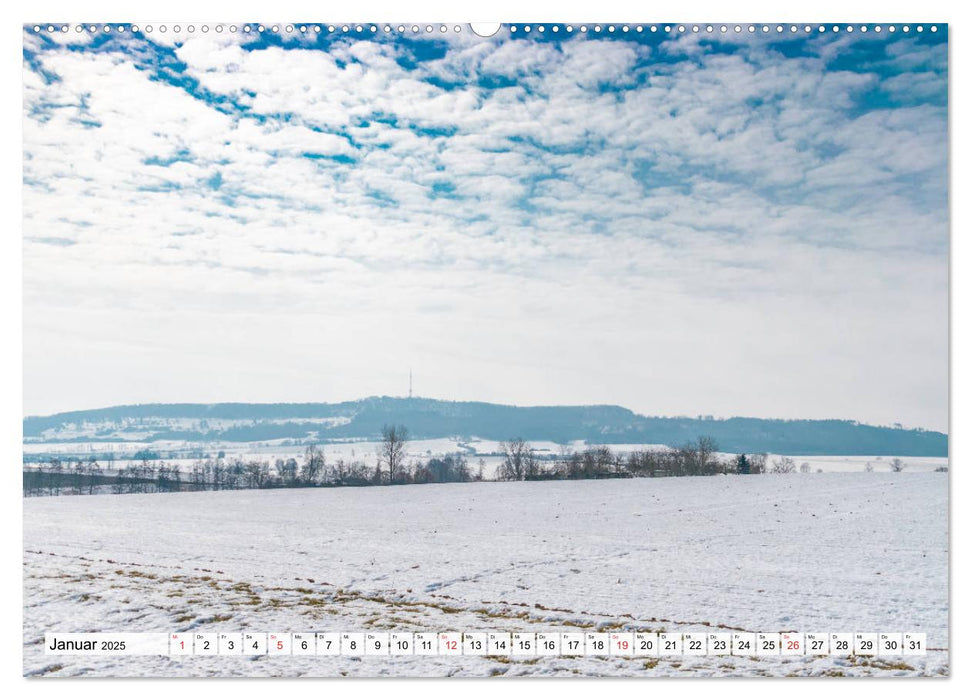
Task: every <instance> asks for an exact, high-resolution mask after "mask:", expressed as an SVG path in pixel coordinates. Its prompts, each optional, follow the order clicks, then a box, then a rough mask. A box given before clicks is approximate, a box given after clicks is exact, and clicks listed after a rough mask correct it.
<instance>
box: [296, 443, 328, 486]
mask: <svg viewBox="0 0 971 700" xmlns="http://www.w3.org/2000/svg"><path fill="white" fill-rule="evenodd" d="M326 465H327V461H326V459H325V458H324V451H323V450H321V449H320V448H319V447H317V445H314V444H311V445H308V446H307V451H306V452H305V453H304V455H303V464H302V465H301V466H300V478H301V480H303V481H305V482H306V483H308V484H316V483H317V480H318V479H319V478H320V475H321V474H323V472H324V467H325V466H326Z"/></svg>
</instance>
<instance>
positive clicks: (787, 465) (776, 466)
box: [772, 457, 796, 474]
mask: <svg viewBox="0 0 971 700" xmlns="http://www.w3.org/2000/svg"><path fill="white" fill-rule="evenodd" d="M794 471H796V460H794V459H793V458H792V457H780V458H779V459H776V460H773V461H772V473H773V474H792V473H793V472H794Z"/></svg>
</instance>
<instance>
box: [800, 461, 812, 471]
mask: <svg viewBox="0 0 971 700" xmlns="http://www.w3.org/2000/svg"><path fill="white" fill-rule="evenodd" d="M810 469H811V467H810V466H809V462H803V463H802V464H800V465H799V472H800V473H801V474H808V473H809V470H810Z"/></svg>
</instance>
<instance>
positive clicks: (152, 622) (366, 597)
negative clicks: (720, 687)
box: [24, 472, 949, 676]
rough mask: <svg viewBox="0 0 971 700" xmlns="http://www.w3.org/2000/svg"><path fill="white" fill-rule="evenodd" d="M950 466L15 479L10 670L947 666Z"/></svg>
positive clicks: (919, 670)
mask: <svg viewBox="0 0 971 700" xmlns="http://www.w3.org/2000/svg"><path fill="white" fill-rule="evenodd" d="M947 507H948V479H947V474H937V473H907V472H904V473H901V474H890V473H879V472H877V473H825V474H816V473H812V474H791V475H784V476H782V475H766V476H748V477H744V476H719V477H696V478H689V477H684V478H668V479H635V480H618V481H578V482H524V483H469V484H442V485H422V486H393V487H372V488H363V489H353V488H344V489H319V490H316V489H314V490H311V489H300V490H271V491H227V492H200V493H177V494H147V495H105V496H78V497H55V498H33V499H25V500H24V605H25V607H24V673H25V675H55V676H63V675H100V676H104V675H112V676H146V675H147V676H157V675H164V676H173V675H192V676H199V675H283V676H295V675H310V676H334V675H352V676H362V675H365V676H378V675H415V676H442V675H484V676H488V675H575V674H579V675H621V676H632V675H653V676H658V675H660V676H681V675H694V676H701V675H710V676H723V675H743V676H757V675H767V676H786V675H847V676H849V675H881V676H883V675H946V674H948V673H949V662H948V653H947V646H948V574H947V562H948V539H947ZM592 628H599V629H601V630H605V631H606V630H612V629H620V628H625V629H630V630H635V629H636V630H644V631H709V630H717V631H730V630H734V629H740V630H747V631H784V630H794V631H802V632H837V631H840V632H881V631H885V632H902V631H918V632H926V633H927V641H928V647H930V648H931V649H934V651H931V652H930V653H929V654H928V655H927V656H926V657H907V658H901V659H865V658H854V657H850V658H849V659H846V658H842V659H841V658H835V657H823V658H818V659H813V660H810V659H804V658H799V657H790V658H776V659H774V660H769V659H750V658H741V657H739V658H736V657H728V658H724V657H697V658H693V659H692V658H687V657H678V658H662V659H660V660H658V659H650V660H646V659H621V658H609V659H604V658H596V657H586V658H577V659H569V658H541V659H536V658H468V657H465V658H463V657H412V658H408V657H393V658H390V659H389V658H385V659H378V658H365V659H353V658H343V657H310V658H300V657H293V658H280V657H263V658H259V659H251V658H235V659H234V658H231V657H215V658H198V657H196V658H180V659H175V660H170V659H168V658H162V657H136V658H131V657H127V658H126V657H102V658H82V657H69V656H62V657H50V656H44V654H43V649H42V646H43V636H44V633H45V632H46V631H58V632H94V631H132V632H138V631H143V632H149V631H152V632H158V631H234V632H235V631H242V630H251V631H261V632H276V631H280V632H285V631H291V632H295V631H345V632H346V631H366V630H369V629H380V630H390V629H400V630H406V631H438V630H456V631H487V630H503V631H517V630H519V631H578V630H580V629H592Z"/></svg>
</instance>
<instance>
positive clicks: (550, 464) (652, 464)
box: [496, 436, 808, 481]
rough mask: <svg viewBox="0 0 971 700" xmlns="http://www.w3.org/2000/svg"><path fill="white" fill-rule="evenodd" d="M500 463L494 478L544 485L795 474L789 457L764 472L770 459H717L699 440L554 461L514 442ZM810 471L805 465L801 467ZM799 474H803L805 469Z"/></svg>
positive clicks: (566, 454)
mask: <svg viewBox="0 0 971 700" xmlns="http://www.w3.org/2000/svg"><path fill="white" fill-rule="evenodd" d="M499 449H500V453H501V456H502V462H501V464H500V465H499V469H498V472H497V474H496V477H497V478H498V479H500V480H503V481H518V480H525V481H532V480H545V479H617V478H632V477H659V476H707V475H712V474H764V473H766V472H768V471H771V472H773V473H788V472H791V471H795V462H793V460H792V459H791V458H789V457H783V458H781V460H776V461H775V462H773V464H772V466H771V468H770V467H768V466H767V461H768V455H766V454H765V453H758V454H751V455H746V454H739V455H736V456H735V457H733V458H731V459H725V458H723V457H721V456H720V455H719V454H718V445H717V444H716V443H715V441H714V440H713V439H712V438H711V437H708V436H701V437H699V438H698V440H697V441H695V442H690V443H687V444H685V445H682V446H680V447H676V448H669V447H663V448H657V449H650V450H635V451H633V452H630V453H628V454H627V455H626V456H625V455H623V454H620V453H615V452H613V451H612V450H611V449H610V448H609V447H606V446H599V447H590V448H587V449H585V450H579V451H574V452H570V451H563V452H561V453H560V454H559V455H557V456H556V457H553V458H549V457H546V458H541V457H539V456H538V455H537V454H536V453H535V451H534V450H533V448H532V447H531V446H530V445H529V443H528V442H526V441H525V440H522V439H520V438H517V439H515V440H510V441H509V442H503V443H500V446H499ZM804 466H805V467H808V464H806V465H804ZM803 471H806V470H805V469H804V470H803Z"/></svg>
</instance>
